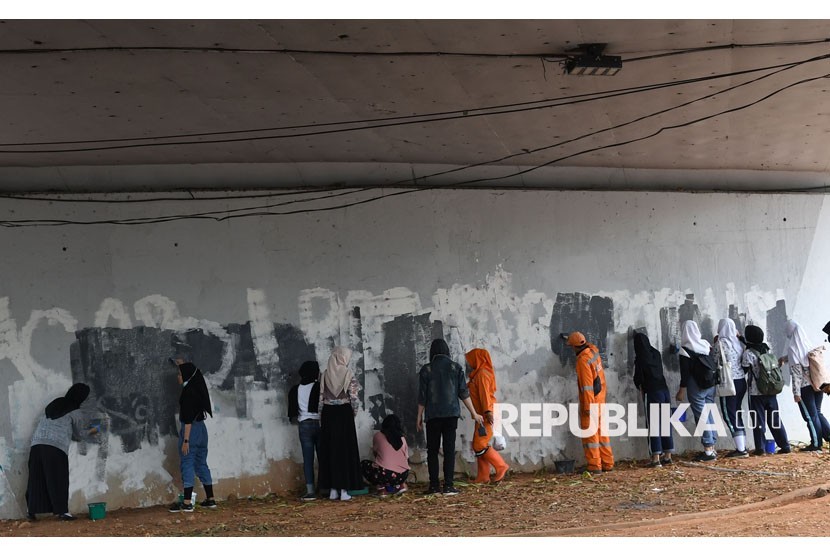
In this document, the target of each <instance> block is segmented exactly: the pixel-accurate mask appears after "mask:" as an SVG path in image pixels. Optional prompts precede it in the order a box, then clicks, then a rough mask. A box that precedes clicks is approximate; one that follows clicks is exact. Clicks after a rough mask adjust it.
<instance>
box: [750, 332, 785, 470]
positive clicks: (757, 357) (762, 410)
mask: <svg viewBox="0 0 830 556" xmlns="http://www.w3.org/2000/svg"><path fill="white" fill-rule="evenodd" d="M744 340H745V343H746V349H745V350H744V354H743V356H742V357H741V367H743V369H744V372H746V375H747V376H746V383H747V393H748V394H749V407H750V409H752V410H753V411H754V412H755V419H754V421H755V422H754V426H753V428H752V435H753V437H754V439H755V455H756V456H762V455H764V440H765V439H766V426H769V430H770V433H772V437H773V438H774V439H775V443H776V444H777V445H778V447H779V448H780V449H779V450H778V452H776V453H778V454H789V453H790V442H789V439H788V438H787V429H785V428H784V423H783V422H781V419H780V418H778V399H777V397H776V395H775V394H764V393H763V392H761V391H760V389H759V388H758V380H759V377H760V376H761V371H762V363H761V357H762V356H764V355H766V354H769V353H770V348H769V346H768V345H767V344H765V343H764V331H763V330H761V328H759V327H757V326H754V325H751V324H750V325H747V327H746V328H745V329H744ZM767 359H772V360H773V361H770V364H772V363H773V362H774V360H775V357H774V356H772V357H767Z"/></svg>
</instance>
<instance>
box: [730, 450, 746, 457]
mask: <svg viewBox="0 0 830 556" xmlns="http://www.w3.org/2000/svg"><path fill="white" fill-rule="evenodd" d="M726 457H728V458H748V457H749V452H747V451H746V450H732V451H731V452H729V453H728V454H726Z"/></svg>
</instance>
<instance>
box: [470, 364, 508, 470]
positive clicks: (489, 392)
mask: <svg viewBox="0 0 830 556" xmlns="http://www.w3.org/2000/svg"><path fill="white" fill-rule="evenodd" d="M465 357H466V359H467V364H468V365H469V366H470V368H471V369H472V371H471V372H470V380H469V382H468V383H467V388H469V390H470V401H471V402H473V407H474V408H475V410H476V413H478V414H479V415H483V416H484V424H483V425H481V426H478V425H476V427H475V431H474V432H473V452H475V455H476V463H477V464H478V474H477V475H476V479H475V481H474V482H476V483H487V482H489V481H490V466H492V467H493V468H494V469H495V470H496V475H495V477H493V482H495V483H497V482H499V481H501V480H502V479H503V478H504V475H505V473H507V470H508V469H510V466H509V465H507V464H506V463H505V462H504V460H503V459H502V457H501V455H500V454H499V453H498V452H497V451H496V450H495V449H494V448H492V447H491V446H490V439H491V438H493V405H494V404H495V403H496V373H495V371H494V370H493V362H492V360H491V359H490V354H489V353H488V352H487V350H486V349H478V348H476V349H474V350H472V351H470V352H468V353H467V355H466V356H465ZM481 429H483V430H481ZM484 431H486V434H483V435H482V434H481V432H484Z"/></svg>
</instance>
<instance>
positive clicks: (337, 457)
mask: <svg viewBox="0 0 830 556" xmlns="http://www.w3.org/2000/svg"><path fill="white" fill-rule="evenodd" d="M351 357H352V352H351V350H350V349H349V348H346V347H342V346H337V347H336V348H334V349H333V350H332V352H331V356H330V357H329V362H328V365H326V370H325V371H324V372H323V376H322V378H321V380H320V404H319V407H320V411H321V414H320V471H319V479H318V481H319V485H320V489H330V493H329V499H331V500H337V499H338V498H339V499H340V500H344V501H345V500H351V498H352V497H351V496H350V495H349V491H350V490H362V489H363V488H364V487H363V476H362V474H361V471H360V453H359V451H358V448H357V432H356V430H355V425H354V418H355V415H357V410H358V408H359V403H360V402H359V400H358V397H357V392H358V390H360V385H359V384H358V382H357V380H356V379H355V377H354V374H353V373H352V371H351V370H350V369H349V366H348V365H349V361H350V360H351Z"/></svg>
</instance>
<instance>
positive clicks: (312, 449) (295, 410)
mask: <svg viewBox="0 0 830 556" xmlns="http://www.w3.org/2000/svg"><path fill="white" fill-rule="evenodd" d="M299 375H300V383H299V384H296V385H294V386H293V387H292V388H291V390H289V391H288V419H289V420H290V421H291V422H292V423H297V425H298V431H299V435H300V448H301V449H302V452H303V474H304V475H305V487H306V493H305V495H304V496H303V497H302V500H304V501H309V500H315V499H316V498H317V494H316V491H315V490H314V454H317V462H318V464H319V462H320V410H319V406H320V365H319V363H317V361H305V362H303V364H302V365H300V370H299Z"/></svg>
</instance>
